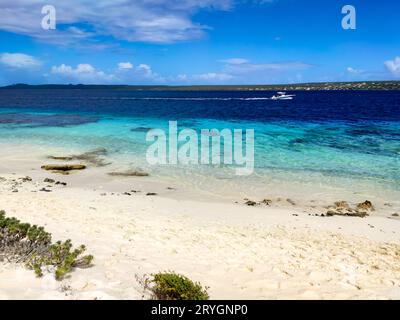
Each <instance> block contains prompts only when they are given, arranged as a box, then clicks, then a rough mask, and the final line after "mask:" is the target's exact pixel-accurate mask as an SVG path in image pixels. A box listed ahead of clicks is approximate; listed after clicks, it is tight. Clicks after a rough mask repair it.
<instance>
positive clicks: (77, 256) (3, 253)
mask: <svg viewBox="0 0 400 320" xmlns="http://www.w3.org/2000/svg"><path fill="white" fill-rule="evenodd" d="M85 250H86V248H85V246H83V245H82V246H80V247H79V248H77V249H73V246H72V243H71V240H67V241H65V242H61V241H58V242H56V243H54V244H52V242H51V234H50V233H48V232H46V231H45V230H44V228H43V227H39V226H36V225H33V226H31V225H30V224H28V223H21V222H20V221H19V220H18V219H16V218H7V217H6V214H5V212H4V211H0V261H1V260H4V259H7V261H9V262H16V263H25V265H26V266H27V267H28V268H29V269H32V270H34V271H35V273H36V275H37V276H39V277H40V276H42V275H43V268H46V267H53V268H55V278H56V279H57V280H61V279H62V278H63V277H64V275H65V274H66V273H68V272H70V271H71V270H72V269H73V268H75V267H81V268H82V267H88V266H90V265H91V262H92V260H93V256H91V255H87V256H82V254H83V252H84V251H85Z"/></svg>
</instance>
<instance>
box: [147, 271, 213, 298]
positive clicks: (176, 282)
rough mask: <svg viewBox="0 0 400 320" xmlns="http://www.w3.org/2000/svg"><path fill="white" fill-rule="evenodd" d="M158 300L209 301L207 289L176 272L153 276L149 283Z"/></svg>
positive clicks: (154, 296) (153, 295)
mask: <svg viewBox="0 0 400 320" xmlns="http://www.w3.org/2000/svg"><path fill="white" fill-rule="evenodd" d="M148 283H149V284H150V285H149V288H150V291H151V294H152V298H153V299H156V300H208V299H209V295H208V293H207V289H208V288H207V287H203V286H202V285H201V284H200V283H198V282H193V281H192V280H190V279H189V278H187V277H186V276H183V275H180V274H177V273H175V272H160V273H157V274H152V275H151V278H150V280H149V281H148Z"/></svg>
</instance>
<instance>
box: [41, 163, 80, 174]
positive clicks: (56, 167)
mask: <svg viewBox="0 0 400 320" xmlns="http://www.w3.org/2000/svg"><path fill="white" fill-rule="evenodd" d="M42 169H43V170H46V171H54V172H66V171H67V172H68V171H73V170H84V169H86V166H85V165H83V164H64V165H52V164H49V165H44V166H42Z"/></svg>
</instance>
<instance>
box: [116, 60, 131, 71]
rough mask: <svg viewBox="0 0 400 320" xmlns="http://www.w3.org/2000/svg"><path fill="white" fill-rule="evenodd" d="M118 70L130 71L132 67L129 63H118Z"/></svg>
mask: <svg viewBox="0 0 400 320" xmlns="http://www.w3.org/2000/svg"><path fill="white" fill-rule="evenodd" d="M118 69H119V70H130V69H133V65H132V63H130V62H120V63H118Z"/></svg>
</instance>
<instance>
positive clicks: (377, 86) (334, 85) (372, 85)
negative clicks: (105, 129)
mask: <svg viewBox="0 0 400 320" xmlns="http://www.w3.org/2000/svg"><path fill="white" fill-rule="evenodd" d="M1 89H97V90H99V89H107V90H136V91H144V90H148V91H267V90H268V91H296V90H400V81H360V82H319V83H298V84H277V85H220V86H219V85H194V86H163V85H144V86H140V85H139V86H136V85H134V86H132V85H84V84H77V85H73V84H67V85H61V84H44V85H28V84H14V85H10V86H5V87H0V90H1Z"/></svg>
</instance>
